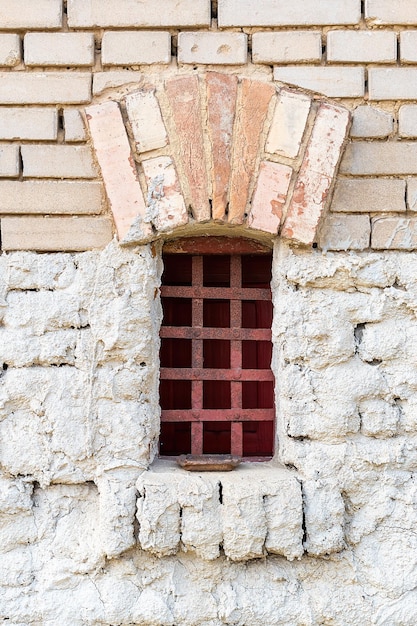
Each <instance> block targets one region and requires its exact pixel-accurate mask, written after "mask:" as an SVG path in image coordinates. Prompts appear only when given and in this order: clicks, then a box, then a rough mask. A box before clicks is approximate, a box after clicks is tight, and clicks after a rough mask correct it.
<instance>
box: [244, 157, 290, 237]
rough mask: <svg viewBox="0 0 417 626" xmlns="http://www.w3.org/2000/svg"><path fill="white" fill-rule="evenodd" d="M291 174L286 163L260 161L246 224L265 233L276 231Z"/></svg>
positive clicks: (274, 232)
mask: <svg viewBox="0 0 417 626" xmlns="http://www.w3.org/2000/svg"><path fill="white" fill-rule="evenodd" d="M291 174H292V169H291V168H290V167H288V165H282V164H281V163H272V162H271V161H262V163H261V166H260V171H259V178H258V183H257V186H256V189H255V193H254V196H253V201H252V210H251V212H250V215H249V217H248V226H250V227H251V228H256V229H257V230H264V231H266V232H267V233H272V234H276V233H277V232H278V229H279V226H280V223H281V218H282V209H283V207H284V204H285V201H286V199H287V193H288V186H289V184H290V180H291Z"/></svg>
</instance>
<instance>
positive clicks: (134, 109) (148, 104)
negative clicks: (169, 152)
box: [125, 91, 168, 152]
mask: <svg viewBox="0 0 417 626" xmlns="http://www.w3.org/2000/svg"><path fill="white" fill-rule="evenodd" d="M125 102H126V110H127V114H128V117H129V122H130V125H131V127H132V132H133V137H134V139H135V142H136V148H137V150H138V152H147V151H148V150H155V149H156V148H163V147H164V146H166V145H167V143H168V137H167V133H166V129H165V124H164V122H163V120H162V115H161V109H160V107H159V103H158V100H157V99H156V96H155V93H154V92H153V91H135V92H133V93H131V94H129V95H128V96H126V99H125Z"/></svg>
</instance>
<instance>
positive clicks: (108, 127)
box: [86, 102, 151, 240]
mask: <svg viewBox="0 0 417 626" xmlns="http://www.w3.org/2000/svg"><path fill="white" fill-rule="evenodd" d="M86 115H87V121H88V125H89V128H90V133H91V137H92V140H93V147H94V151H95V153H96V157H97V160H98V163H99V165H100V169H101V173H102V176H103V180H104V185H105V188H106V192H107V197H108V199H109V203H110V207H111V210H112V213H113V218H114V221H115V224H116V228H117V233H118V236H119V239H120V240H121V239H123V238H124V237H125V236H126V235H127V234H128V232H129V230H130V228H131V227H132V224H133V222H134V221H135V220H136V222H137V224H136V228H137V233H136V235H137V237H139V238H140V239H146V238H147V237H148V236H149V235H150V233H151V226H150V224H149V223H148V222H145V221H144V219H145V213H146V207H145V201H144V198H143V194H142V190H141V187H140V184H139V180H138V174H137V171H136V166H135V163H134V161H133V157H132V154H131V151H130V145H129V140H128V137H127V133H126V129H125V126H124V123H123V119H122V115H121V112H120V109H119V106H118V104H117V103H116V102H105V103H103V104H98V105H95V106H90V107H88V108H87V109H86Z"/></svg>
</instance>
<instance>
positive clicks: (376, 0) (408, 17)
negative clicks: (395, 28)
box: [365, 0, 417, 24]
mask: <svg viewBox="0 0 417 626" xmlns="http://www.w3.org/2000/svg"><path fill="white" fill-rule="evenodd" d="M416 9H417V4H416V0H400V2H392V0H365V17H366V19H367V20H370V21H372V22H373V23H374V24H417V13H416Z"/></svg>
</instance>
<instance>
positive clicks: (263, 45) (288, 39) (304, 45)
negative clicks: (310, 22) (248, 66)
mask: <svg viewBox="0 0 417 626" xmlns="http://www.w3.org/2000/svg"><path fill="white" fill-rule="evenodd" d="M321 54H322V53H321V33H320V32H319V31H312V30H304V31H302V30H294V31H282V32H278V33H272V32H267V33H254V34H253V35H252V61H253V62H254V63H267V64H268V65H269V64H271V63H296V62H301V61H302V62H314V61H320V59H321Z"/></svg>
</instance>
